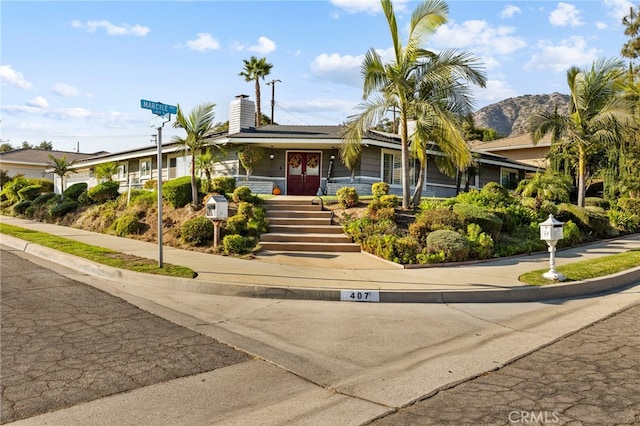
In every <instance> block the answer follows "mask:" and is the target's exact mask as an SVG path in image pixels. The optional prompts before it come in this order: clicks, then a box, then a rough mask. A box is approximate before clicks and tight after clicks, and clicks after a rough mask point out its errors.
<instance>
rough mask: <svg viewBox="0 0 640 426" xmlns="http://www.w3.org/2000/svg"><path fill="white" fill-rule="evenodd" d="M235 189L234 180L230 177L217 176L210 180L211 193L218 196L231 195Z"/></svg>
mask: <svg viewBox="0 0 640 426" xmlns="http://www.w3.org/2000/svg"><path fill="white" fill-rule="evenodd" d="M235 189H236V178H234V177H232V176H218V177H214V178H213V179H211V192H217V193H218V194H220V195H224V194H232V193H233V191H235Z"/></svg>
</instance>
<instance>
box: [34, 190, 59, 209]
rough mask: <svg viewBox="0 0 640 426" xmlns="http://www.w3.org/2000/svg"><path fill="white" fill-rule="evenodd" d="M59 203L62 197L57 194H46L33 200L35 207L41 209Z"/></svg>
mask: <svg viewBox="0 0 640 426" xmlns="http://www.w3.org/2000/svg"><path fill="white" fill-rule="evenodd" d="M58 201H60V196H59V195H58V194H56V193H55V192H46V193H44V194H40V195H38V197H37V198H36V199H35V200H33V205H34V206H35V207H41V206H44V205H46V204H49V203H51V202H58Z"/></svg>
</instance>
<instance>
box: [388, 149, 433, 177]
mask: <svg viewBox="0 0 640 426" xmlns="http://www.w3.org/2000/svg"><path fill="white" fill-rule="evenodd" d="M385 155H391V156H392V157H393V161H392V162H393V164H395V163H396V160H397V161H399V162H400V177H399V179H398V182H389V181H388V180H387V176H385V173H384V172H385V170H384V164H385V163H384V158H385ZM412 166H413V176H411V171H409V179H411V186H415V185H416V184H417V183H418V182H417V180H418V177H419V176H420V160H418V159H417V158H409V167H410V168H411V167H412ZM392 167H393V166H392ZM392 175H393V173H392ZM380 176H381V180H382V181H383V182H386V183H388V184H389V185H402V153H401V152H400V151H394V150H390V149H382V150H381V154H380ZM425 179H426V174H425ZM422 184H423V185H424V182H422Z"/></svg>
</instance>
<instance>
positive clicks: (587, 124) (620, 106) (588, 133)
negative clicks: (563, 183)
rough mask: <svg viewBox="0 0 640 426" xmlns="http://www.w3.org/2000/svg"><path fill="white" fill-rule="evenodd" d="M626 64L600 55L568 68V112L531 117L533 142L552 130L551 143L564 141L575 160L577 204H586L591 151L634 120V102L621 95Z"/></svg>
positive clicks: (611, 141) (541, 112) (613, 140)
mask: <svg viewBox="0 0 640 426" xmlns="http://www.w3.org/2000/svg"><path fill="white" fill-rule="evenodd" d="M625 73H626V71H625V67H624V64H623V63H622V61H620V60H612V59H609V60H606V59H599V60H597V61H595V62H594V63H593V64H592V66H591V67H590V68H585V69H579V68H577V67H571V68H570V69H569V70H568V71H567V83H568V86H569V92H570V102H569V111H568V113H567V114H563V113H560V112H558V108H557V107H556V108H555V110H554V111H552V112H550V111H547V110H537V111H535V112H534V113H533V114H532V115H531V116H530V119H529V132H530V134H531V140H532V142H533V144H534V145H535V144H537V143H538V142H539V141H540V140H541V139H542V138H543V137H544V136H545V135H547V134H551V143H552V145H554V144H565V145H567V149H565V153H570V154H572V155H573V156H574V158H575V160H576V165H575V168H576V175H577V178H578V185H577V189H578V205H579V206H581V207H584V198H585V177H586V172H587V158H588V156H589V153H590V152H591V151H592V150H594V149H596V148H598V147H599V146H603V145H608V144H615V143H617V142H618V141H619V140H620V138H621V134H622V131H623V130H624V128H625V127H626V126H631V125H632V124H633V121H634V118H633V106H634V105H633V102H632V101H630V100H629V99H628V98H625V97H623V96H620V95H621V87H622V86H621V80H622V78H623V77H624V76H625Z"/></svg>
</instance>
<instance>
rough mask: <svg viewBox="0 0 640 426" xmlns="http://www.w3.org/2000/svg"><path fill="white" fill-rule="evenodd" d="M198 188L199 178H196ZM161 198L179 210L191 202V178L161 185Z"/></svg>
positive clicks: (180, 178) (170, 181) (182, 178)
mask: <svg viewBox="0 0 640 426" xmlns="http://www.w3.org/2000/svg"><path fill="white" fill-rule="evenodd" d="M196 185H197V187H198V188H199V187H200V178H196ZM162 197H163V198H164V199H165V200H167V202H168V203H169V204H171V205H172V206H173V207H175V208H181V207H184V206H186V205H187V204H189V203H190V202H191V176H182V177H179V178H175V179H171V180H169V181H167V182H165V183H164V184H163V185H162Z"/></svg>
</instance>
